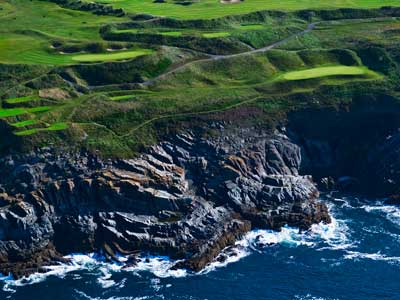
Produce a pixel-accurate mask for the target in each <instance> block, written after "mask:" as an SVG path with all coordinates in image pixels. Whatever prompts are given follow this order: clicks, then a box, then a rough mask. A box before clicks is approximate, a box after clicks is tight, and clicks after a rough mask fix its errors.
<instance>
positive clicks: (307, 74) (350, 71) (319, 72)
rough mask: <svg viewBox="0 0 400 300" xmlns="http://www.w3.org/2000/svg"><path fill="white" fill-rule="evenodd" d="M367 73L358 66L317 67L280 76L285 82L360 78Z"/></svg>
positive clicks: (367, 72) (366, 70)
mask: <svg viewBox="0 0 400 300" xmlns="http://www.w3.org/2000/svg"><path fill="white" fill-rule="evenodd" d="M369 74H371V71H369V70H368V69H367V68H365V67H360V66H329V67H318V68H312V69H307V70H301V71H293V72H288V73H286V74H284V75H283V76H282V78H283V79H285V80H304V79H313V78H321V77H329V76H361V75H369Z"/></svg>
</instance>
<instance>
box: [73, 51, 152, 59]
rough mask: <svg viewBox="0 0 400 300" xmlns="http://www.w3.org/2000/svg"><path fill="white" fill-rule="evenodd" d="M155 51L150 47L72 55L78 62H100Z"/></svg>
mask: <svg viewBox="0 0 400 300" xmlns="http://www.w3.org/2000/svg"><path fill="white" fill-rule="evenodd" d="M151 53H153V51H152V50H150V49H137V50H133V51H123V52H115V53H99V54H80V55H75V56H72V60H73V61H76V62H100V61H113V60H124V59H131V58H135V57H138V56H143V55H148V54H151Z"/></svg>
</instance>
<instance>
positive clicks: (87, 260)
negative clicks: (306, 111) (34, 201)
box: [0, 194, 400, 300]
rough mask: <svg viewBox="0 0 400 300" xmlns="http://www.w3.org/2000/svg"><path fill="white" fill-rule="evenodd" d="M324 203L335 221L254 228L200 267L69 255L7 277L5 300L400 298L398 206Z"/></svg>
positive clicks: (1, 292) (1, 293)
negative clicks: (41, 270) (42, 269)
mask: <svg viewBox="0 0 400 300" xmlns="http://www.w3.org/2000/svg"><path fill="white" fill-rule="evenodd" d="M322 201H325V202H326V203H327V205H328V206H329V209H330V212H331V214H332V216H333V222H332V224H329V225H324V224H319V225H314V226H313V227H312V229H311V230H310V231H308V232H299V231H298V230H297V229H296V228H289V227H285V228H283V230H282V231H281V232H272V231H268V230H254V231H252V232H250V233H248V234H247V235H246V236H245V237H244V238H243V239H242V240H240V241H238V242H237V243H236V245H235V246H233V247H230V248H228V249H226V250H225V251H224V253H222V254H221V256H220V258H221V257H225V259H217V260H216V261H215V262H214V263H212V264H211V265H209V266H208V267H207V268H206V269H205V270H203V271H202V272H200V273H196V274H194V273H190V272H187V271H185V270H170V268H171V266H172V265H173V264H174V262H173V261H171V260H169V259H168V258H167V257H154V256H144V257H143V258H141V260H140V262H139V264H138V265H137V266H136V267H134V268H126V267H124V265H123V263H107V262H105V261H104V259H103V258H102V256H101V254H88V255H84V254H72V255H71V256H70V257H71V259H72V263H71V264H69V265H59V266H55V267H52V268H50V269H49V270H48V272H47V273H45V274H34V275H31V276H29V277H27V278H23V279H20V280H13V279H12V278H11V277H10V276H2V277H1V278H0V280H1V281H0V299H16V300H22V299H23V300H27V299H29V300H32V299H33V300H36V299H40V300H71V299H73V300H153V299H154V300H156V299H163V300H164V299H165V300H170V299H171V300H172V299H174V300H178V299H182V300H206V299H208V300H214V299H215V300H224V299H229V300H233V299H238V300H239V299H240V300H246V299H271V300H286V299H288V300H289V299H290V300H339V299H340V300H350V299H351V300H376V299H393V300H398V299H400V207H395V206H388V205H384V204H383V203H381V202H379V201H372V200H367V199H362V198H358V197H355V196H343V195H338V194H332V195H326V196H324V197H323V199H322ZM121 260H123V257H121Z"/></svg>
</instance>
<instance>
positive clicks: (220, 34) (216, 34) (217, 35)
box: [203, 32, 231, 39]
mask: <svg viewBox="0 0 400 300" xmlns="http://www.w3.org/2000/svg"><path fill="white" fill-rule="evenodd" d="M230 35H231V34H230V33H229V32H207V33H203V37H205V38H209V39H212V38H222V37H227V36H230Z"/></svg>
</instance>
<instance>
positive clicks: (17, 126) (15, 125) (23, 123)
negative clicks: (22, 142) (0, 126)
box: [10, 120, 37, 128]
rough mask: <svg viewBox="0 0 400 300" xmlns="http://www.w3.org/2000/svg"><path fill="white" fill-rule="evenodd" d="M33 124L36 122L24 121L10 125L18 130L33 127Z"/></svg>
mask: <svg viewBox="0 0 400 300" xmlns="http://www.w3.org/2000/svg"><path fill="white" fill-rule="evenodd" d="M35 124H37V121H36V120H26V121H21V122H16V123H12V124H10V125H11V126H14V127H16V128H20V127H26V126H31V125H35Z"/></svg>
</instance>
